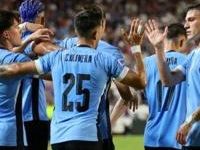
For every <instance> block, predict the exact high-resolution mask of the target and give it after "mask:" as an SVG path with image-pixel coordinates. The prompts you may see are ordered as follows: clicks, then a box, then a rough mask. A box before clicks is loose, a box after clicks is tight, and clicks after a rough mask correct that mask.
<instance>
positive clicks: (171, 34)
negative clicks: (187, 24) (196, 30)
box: [167, 23, 187, 39]
mask: <svg viewBox="0 0 200 150" xmlns="http://www.w3.org/2000/svg"><path fill="white" fill-rule="evenodd" d="M180 35H184V36H185V37H187V34H186V29H185V28H184V26H183V25H182V24H180V23H173V24H170V25H169V26H168V32H167V38H168V39H175V38H178V37H179V36H180Z"/></svg>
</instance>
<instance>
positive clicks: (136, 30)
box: [121, 19, 144, 46]
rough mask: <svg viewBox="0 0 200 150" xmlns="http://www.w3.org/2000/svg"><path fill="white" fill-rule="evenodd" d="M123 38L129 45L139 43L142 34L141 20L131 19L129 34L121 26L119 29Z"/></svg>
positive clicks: (142, 25)
mask: <svg viewBox="0 0 200 150" xmlns="http://www.w3.org/2000/svg"><path fill="white" fill-rule="evenodd" d="M121 33H122V37H123V40H124V42H125V43H126V44H128V45H129V46H134V45H140V44H141V43H142V40H143V36H144V24H143V22H142V20H139V19H133V20H132V22H131V28H130V31H129V34H128V33H127V32H126V31H125V30H124V29H123V28H122V29H121Z"/></svg>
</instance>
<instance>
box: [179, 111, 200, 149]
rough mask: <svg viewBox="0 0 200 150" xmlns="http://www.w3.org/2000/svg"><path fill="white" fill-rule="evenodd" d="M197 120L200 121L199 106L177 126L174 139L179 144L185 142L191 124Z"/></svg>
mask: <svg viewBox="0 0 200 150" xmlns="http://www.w3.org/2000/svg"><path fill="white" fill-rule="evenodd" d="M197 121H200V108H198V109H197V110H196V111H195V112H193V113H192V115H191V116H189V117H188V118H187V119H186V121H185V122H184V123H183V124H182V125H181V127H180V128H179V130H178V132H177V134H176V140H177V141H178V142H179V143H180V144H182V145H184V144H185V143H186V138H187V135H188V133H189V131H190V129H191V128H192V125H193V124H194V123H195V122H197Z"/></svg>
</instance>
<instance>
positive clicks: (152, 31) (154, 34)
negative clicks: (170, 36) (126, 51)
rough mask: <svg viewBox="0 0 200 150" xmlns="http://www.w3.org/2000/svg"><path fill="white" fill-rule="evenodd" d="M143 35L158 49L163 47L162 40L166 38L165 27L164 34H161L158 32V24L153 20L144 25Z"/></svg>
mask: <svg viewBox="0 0 200 150" xmlns="http://www.w3.org/2000/svg"><path fill="white" fill-rule="evenodd" d="M145 33H146V35H147V37H148V39H149V41H150V42H151V44H152V45H153V46H154V47H156V48H159V49H160V47H162V45H163V40H164V38H165V37H166V36H167V27H165V30H164V32H163V33H162V32H161V31H160V30H159V27H158V23H157V22H156V21H155V20H148V22H147V23H146V24H145Z"/></svg>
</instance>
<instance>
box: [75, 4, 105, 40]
mask: <svg viewBox="0 0 200 150" xmlns="http://www.w3.org/2000/svg"><path fill="white" fill-rule="evenodd" d="M104 19H105V13H104V11H103V9H102V8H101V7H100V6H99V5H90V6H86V7H84V9H83V10H82V11H80V12H79V13H78V14H77V15H76V16H75V19H74V27H75V29H76V31H77V32H78V35H79V36H81V37H85V38H88V39H91V38H93V35H92V34H93V33H92V31H93V30H94V29H95V28H96V27H98V26H100V25H102V23H103V20H104Z"/></svg>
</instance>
